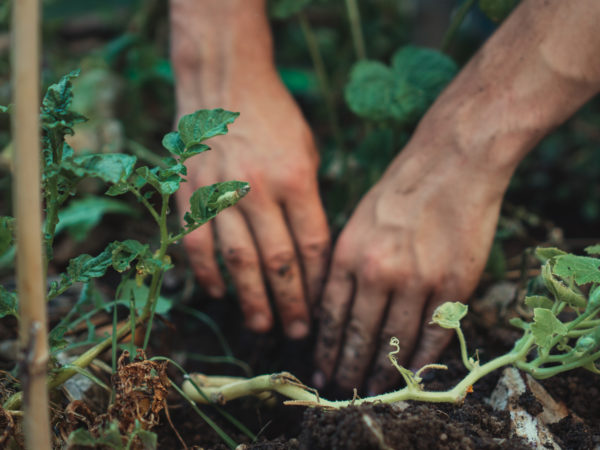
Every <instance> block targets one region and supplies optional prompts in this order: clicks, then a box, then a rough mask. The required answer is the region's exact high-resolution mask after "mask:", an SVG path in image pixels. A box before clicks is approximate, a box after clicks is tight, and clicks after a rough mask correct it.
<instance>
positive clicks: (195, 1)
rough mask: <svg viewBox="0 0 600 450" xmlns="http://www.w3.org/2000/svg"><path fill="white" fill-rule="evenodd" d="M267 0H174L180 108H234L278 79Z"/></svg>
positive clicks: (173, 29)
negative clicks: (260, 85)
mask: <svg viewBox="0 0 600 450" xmlns="http://www.w3.org/2000/svg"><path fill="white" fill-rule="evenodd" d="M265 8H266V6H265V0H171V3H170V19H171V60H172V64H173V69H174V72H175V77H176V89H177V99H178V102H179V103H180V110H181V109H182V107H183V109H186V108H185V104H186V103H190V102H198V101H201V103H202V106H203V107H206V108H209V107H210V108H214V107H224V108H234V107H235V105H236V104H238V103H239V101H237V100H236V99H235V98H232V97H234V96H235V95H236V94H235V93H236V92H237V93H240V92H242V91H243V90H244V89H248V88H250V87H251V86H252V84H253V83H254V82H256V81H257V80H265V81H267V80H269V81H270V80H271V79H272V78H273V76H274V75H276V70H275V65H274V61H273V49H272V37H271V31H270V28H269V23H268V20H267V16H266V10H265Z"/></svg>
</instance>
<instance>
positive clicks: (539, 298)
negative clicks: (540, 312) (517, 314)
mask: <svg viewBox="0 0 600 450" xmlns="http://www.w3.org/2000/svg"><path fill="white" fill-rule="evenodd" d="M525 304H526V305H527V306H529V307H530V308H546V309H552V306H553V305H554V302H553V301H552V300H550V299H549V298H548V297H546V296H545V295H529V296H527V297H525Z"/></svg>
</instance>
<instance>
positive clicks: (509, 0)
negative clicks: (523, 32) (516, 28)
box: [479, 0, 519, 22]
mask: <svg viewBox="0 0 600 450" xmlns="http://www.w3.org/2000/svg"><path fill="white" fill-rule="evenodd" d="M517 3H519V0H479V8H480V9H481V11H483V13H484V14H485V15H486V16H488V18H490V19H491V20H493V21H494V22H502V21H503V20H504V19H505V18H506V17H507V16H508V15H509V14H510V13H511V11H512V10H513V9H514V7H515V6H516V5H517Z"/></svg>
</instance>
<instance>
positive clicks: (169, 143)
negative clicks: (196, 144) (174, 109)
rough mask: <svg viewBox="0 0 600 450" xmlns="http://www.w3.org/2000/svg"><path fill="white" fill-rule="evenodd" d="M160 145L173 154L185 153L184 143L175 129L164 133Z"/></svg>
mask: <svg viewBox="0 0 600 450" xmlns="http://www.w3.org/2000/svg"><path fill="white" fill-rule="evenodd" d="M162 145H163V147H164V148H166V149H167V150H168V151H169V152H171V153H173V154H174V155H182V154H183V153H185V144H184V143H183V141H182V140H181V136H180V135H179V133H178V132H177V131H171V132H170V133H167V134H165V136H164V137H163V140H162Z"/></svg>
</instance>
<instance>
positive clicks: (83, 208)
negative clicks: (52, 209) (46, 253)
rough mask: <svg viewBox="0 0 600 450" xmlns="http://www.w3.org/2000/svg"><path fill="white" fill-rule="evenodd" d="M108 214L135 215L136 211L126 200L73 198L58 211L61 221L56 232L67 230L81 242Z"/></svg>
mask: <svg viewBox="0 0 600 450" xmlns="http://www.w3.org/2000/svg"><path fill="white" fill-rule="evenodd" d="M106 214H125V215H128V216H135V215H136V211H135V210H132V209H131V206H130V205H128V204H127V203H125V202H122V201H119V200H113V199H110V198H105V197H87V198H84V199H81V200H73V201H72V202H71V203H69V206H67V207H66V208H65V209H63V210H62V211H60V212H59V213H58V220H59V222H58V226H57V227H56V232H55V233H56V234H58V233H60V232H61V231H63V230H67V232H68V233H69V234H70V235H71V236H72V237H73V239H74V240H75V241H76V242H81V241H83V240H84V239H85V238H86V237H87V236H88V233H89V232H90V231H91V230H92V229H93V228H94V227H95V226H96V225H98V224H99V223H100V221H101V220H102V217H104V215H106Z"/></svg>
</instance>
